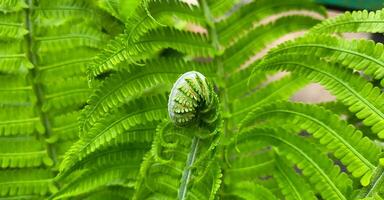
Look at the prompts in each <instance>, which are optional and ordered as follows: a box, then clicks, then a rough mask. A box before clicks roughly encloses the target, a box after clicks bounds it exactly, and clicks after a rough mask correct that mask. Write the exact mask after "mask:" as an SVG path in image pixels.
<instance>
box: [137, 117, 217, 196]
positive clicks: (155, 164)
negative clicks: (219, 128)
mask: <svg viewBox="0 0 384 200" xmlns="http://www.w3.org/2000/svg"><path fill="white" fill-rule="evenodd" d="M196 129H198V130H196ZM192 130H195V131H192ZM196 131H198V132H201V133H202V135H206V134H207V132H208V133H209V131H208V130H205V129H203V128H198V127H195V126H192V127H186V128H179V127H176V126H174V125H173V124H172V123H169V122H166V123H163V124H160V125H159V127H158V129H157V133H156V139H155V140H154V143H153V145H152V150H151V152H150V154H149V157H147V158H146V159H145V160H144V162H143V164H142V169H141V170H140V171H141V173H140V179H139V181H138V183H137V185H136V187H135V189H136V191H135V195H134V199H152V198H156V197H158V196H162V197H163V198H175V197H178V198H179V199H196V200H197V199H213V198H214V194H215V193H216V191H217V189H218V188H219V185H220V180H219V179H220V177H221V173H220V168H219V165H218V164H217V163H216V162H217V161H215V159H214V154H215V150H214V149H215V146H216V145H217V142H218V137H219V135H218V134H219V133H218V132H216V133H215V134H214V135H212V136H210V137H207V138H196V137H195V134H196Z"/></svg>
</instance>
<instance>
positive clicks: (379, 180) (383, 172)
mask: <svg viewBox="0 0 384 200" xmlns="http://www.w3.org/2000/svg"><path fill="white" fill-rule="evenodd" d="M383 183H384V168H383V167H382V166H381V165H379V166H378V167H377V168H376V172H375V174H374V176H373V178H372V180H371V184H370V185H369V186H368V187H366V189H365V190H364V189H363V190H362V191H361V193H360V195H359V198H358V199H360V198H365V197H373V196H374V194H375V192H377V191H378V190H379V189H380V188H381V186H382V185H383Z"/></svg>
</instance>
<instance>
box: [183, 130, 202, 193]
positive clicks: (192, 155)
mask: <svg viewBox="0 0 384 200" xmlns="http://www.w3.org/2000/svg"><path fill="white" fill-rule="evenodd" d="M198 149H199V138H197V137H196V136H195V137H193V139H192V145H191V150H190V151H189V154H188V159H187V163H186V165H185V169H184V172H183V176H182V177H181V181H180V188H179V193H178V199H179V200H184V199H185V198H186V196H187V188H188V183H189V181H190V179H191V176H192V166H193V164H194V162H195V159H196V154H197V150H198Z"/></svg>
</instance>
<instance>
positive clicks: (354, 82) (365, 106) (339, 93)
mask: <svg viewBox="0 0 384 200" xmlns="http://www.w3.org/2000/svg"><path fill="white" fill-rule="evenodd" d="M298 59H300V62H298ZM255 69H266V70H271V69H273V70H290V71H292V72H295V73H298V74H299V75H300V76H304V77H306V78H308V79H309V80H312V81H316V82H319V83H320V84H322V85H324V86H325V87H326V88H327V89H328V90H329V91H331V93H332V94H334V95H335V96H336V97H337V98H338V99H339V100H340V101H342V102H343V103H344V104H345V105H348V106H349V109H350V110H351V111H352V112H354V113H356V116H357V117H358V118H359V119H363V123H364V124H365V125H367V126H371V128H372V131H373V132H375V133H377V134H378V136H379V137H380V138H383V137H384V129H383V126H384V110H383V106H382V105H383V104H384V101H383V98H382V96H383V95H382V93H381V91H380V89H379V88H377V87H374V86H373V85H372V84H371V83H370V82H367V81H366V80H364V79H363V78H361V77H359V76H358V75H356V74H352V72H351V71H350V70H344V69H343V68H341V67H340V66H337V65H336V66H335V65H332V64H330V63H327V62H324V61H321V60H319V59H312V58H308V57H307V58H303V57H300V56H293V55H288V56H277V57H276V58H273V59H267V60H265V61H264V62H263V63H261V64H260V65H259V66H258V67H256V68H255Z"/></svg>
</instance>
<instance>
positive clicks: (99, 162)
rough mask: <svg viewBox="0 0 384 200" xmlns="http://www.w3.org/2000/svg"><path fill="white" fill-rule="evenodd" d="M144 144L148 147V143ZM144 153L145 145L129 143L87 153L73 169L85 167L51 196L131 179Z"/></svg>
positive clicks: (126, 182)
mask: <svg viewBox="0 0 384 200" xmlns="http://www.w3.org/2000/svg"><path fill="white" fill-rule="evenodd" d="M143 147H144V148H143ZM146 147H147V149H148V147H149V145H147V146H146ZM135 148H136V149H135ZM145 152H146V149H145V146H141V147H140V145H136V144H135V145H132V144H130V145H125V146H117V147H113V148H108V149H106V150H104V151H99V152H95V153H93V154H91V155H90V157H88V158H87V159H85V160H83V161H82V162H81V163H78V164H77V165H76V166H74V167H75V168H73V169H76V168H77V169H81V168H84V167H86V170H85V171H84V172H83V173H81V175H80V176H78V177H76V178H75V179H74V180H72V181H71V182H70V183H68V184H67V185H66V186H64V187H63V188H62V189H61V190H60V192H58V193H56V194H55V195H54V199H55V198H64V197H71V196H76V195H80V194H84V193H88V192H90V191H93V190H95V189H97V188H99V187H100V186H104V185H119V184H123V185H124V184H129V183H130V182H133V181H134V180H135V178H136V176H137V174H138V172H139V168H140V163H141V160H142V157H143V155H144V153H145ZM79 167H80V168H79ZM131 184H132V183H131Z"/></svg>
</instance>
